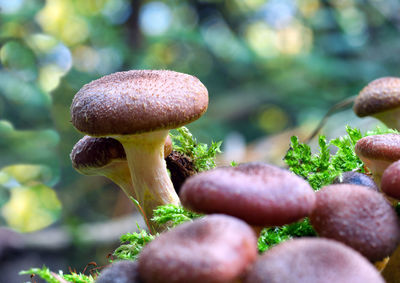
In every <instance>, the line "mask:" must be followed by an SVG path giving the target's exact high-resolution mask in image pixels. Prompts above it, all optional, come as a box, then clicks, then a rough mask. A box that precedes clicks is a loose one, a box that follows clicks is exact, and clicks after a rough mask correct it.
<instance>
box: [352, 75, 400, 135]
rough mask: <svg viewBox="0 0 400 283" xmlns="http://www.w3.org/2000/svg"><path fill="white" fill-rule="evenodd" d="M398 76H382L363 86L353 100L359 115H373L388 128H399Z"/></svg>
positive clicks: (399, 93)
mask: <svg viewBox="0 0 400 283" xmlns="http://www.w3.org/2000/svg"><path fill="white" fill-rule="evenodd" d="M399 106H400V78H396V77H384V78H380V79H376V80H374V81H372V82H370V83H369V84H368V85H367V86H366V87H364V88H363V89H362V90H361V92H360V93H359V95H358V96H357V98H356V100H355V102H354V107H353V109H354V112H355V113H356V115H357V116H359V117H365V116H373V117H375V118H377V119H379V120H380V121H382V122H383V123H384V124H386V125H387V126H388V127H389V128H393V129H398V130H399V129H400V108H399Z"/></svg>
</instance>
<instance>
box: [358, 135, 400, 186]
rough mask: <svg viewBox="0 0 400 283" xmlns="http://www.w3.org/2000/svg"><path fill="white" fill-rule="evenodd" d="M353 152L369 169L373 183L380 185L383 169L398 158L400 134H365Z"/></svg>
mask: <svg viewBox="0 0 400 283" xmlns="http://www.w3.org/2000/svg"><path fill="white" fill-rule="evenodd" d="M355 153H356V154H357V156H358V157H359V158H360V159H361V160H362V161H363V162H364V165H365V166H366V167H367V168H368V169H369V170H370V171H371V173H372V176H373V178H374V181H375V183H376V184H377V185H378V187H380V183H381V178H382V174H383V171H385V169H386V168H387V167H388V166H389V165H390V164H392V163H393V162H395V161H397V160H399V159H400V135H399V134H384V135H373V136H366V137H364V138H362V139H360V140H358V142H357V143H356V146H355Z"/></svg>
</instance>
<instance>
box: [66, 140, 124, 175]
mask: <svg viewBox="0 0 400 283" xmlns="http://www.w3.org/2000/svg"><path fill="white" fill-rule="evenodd" d="M70 158H71V161H72V166H73V167H74V168H75V169H76V170H78V171H80V172H83V173H85V172H86V171H88V170H85V169H87V168H101V167H104V166H106V165H108V164H110V163H111V162H112V161H115V160H121V161H123V160H126V154H125V150H124V147H123V146H122V144H121V143H120V142H119V141H117V140H116V139H113V138H94V137H90V136H84V137H83V138H82V139H80V140H79V141H78V142H77V143H76V144H75V146H74V147H73V149H72V152H71V154H70ZM89 171H90V170H89Z"/></svg>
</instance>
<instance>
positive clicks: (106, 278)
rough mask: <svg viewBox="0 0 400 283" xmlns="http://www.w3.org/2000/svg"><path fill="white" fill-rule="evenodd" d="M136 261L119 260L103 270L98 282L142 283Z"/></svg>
mask: <svg viewBox="0 0 400 283" xmlns="http://www.w3.org/2000/svg"><path fill="white" fill-rule="evenodd" d="M141 282H143V281H142V280H140V279H139V274H138V264H137V262H136V261H129V260H124V261H117V262H113V264H111V265H110V266H108V267H107V268H105V269H104V270H102V271H101V273H100V275H99V276H98V277H97V279H96V283H141Z"/></svg>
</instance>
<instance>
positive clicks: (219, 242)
mask: <svg viewBox="0 0 400 283" xmlns="http://www.w3.org/2000/svg"><path fill="white" fill-rule="evenodd" d="M256 257H257V238H256V236H255V234H254V232H253V230H252V229H251V227H250V226H248V225H247V224H246V223H245V222H243V221H241V220H240V219H237V218H234V217H231V216H227V215H210V216H205V217H204V218H201V219H197V220H194V221H193V222H187V223H184V224H182V225H180V226H177V227H175V228H173V229H172V230H169V231H167V232H164V233H162V234H160V236H158V237H157V238H156V239H154V240H153V241H152V242H150V243H149V244H147V245H146V246H145V247H144V248H143V250H142V252H141V253H140V255H139V258H138V262H139V275H140V278H142V279H143V281H144V282H146V283H153V282H157V283H159V282H168V283H178V282H182V283H187V282H190V283H204V282H207V283H220V282H221V283H222V282H224V283H225V282H236V281H235V280H237V279H238V278H239V277H241V276H242V275H243V274H244V273H245V271H246V270H247V268H248V266H249V265H250V264H251V263H252V262H253V261H254V260H255V259H256Z"/></svg>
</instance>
